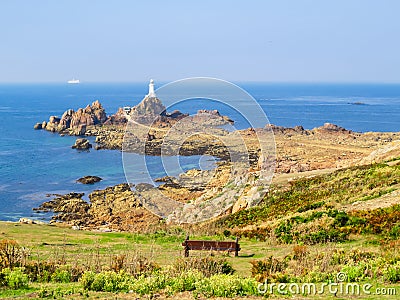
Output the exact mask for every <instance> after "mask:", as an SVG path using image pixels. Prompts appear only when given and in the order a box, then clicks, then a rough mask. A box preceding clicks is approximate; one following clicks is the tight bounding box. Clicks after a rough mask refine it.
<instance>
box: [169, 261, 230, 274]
mask: <svg viewBox="0 0 400 300" xmlns="http://www.w3.org/2000/svg"><path fill="white" fill-rule="evenodd" d="M173 269H174V270H175V271H176V272H177V273H178V274H179V273H183V272H186V271H190V270H197V271H199V272H201V273H202V274H203V275H204V276H206V277H210V276H212V275H215V274H233V273H234V272H235V270H234V269H233V268H232V266H231V265H230V264H229V263H228V262H227V261H226V259H220V258H213V257H187V258H178V259H177V260H176V261H175V263H174V265H173Z"/></svg>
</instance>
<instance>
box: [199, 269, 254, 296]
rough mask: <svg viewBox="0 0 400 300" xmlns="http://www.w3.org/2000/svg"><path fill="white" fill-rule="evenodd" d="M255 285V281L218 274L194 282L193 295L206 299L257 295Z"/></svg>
mask: <svg viewBox="0 0 400 300" xmlns="http://www.w3.org/2000/svg"><path fill="white" fill-rule="evenodd" d="M257 285H258V283H257V281H256V280H254V279H253V278H240V277H239V276H236V275H225V274H218V275H213V276H211V277H210V278H204V279H203V280H201V281H198V282H196V290H195V292H194V294H195V295H199V294H200V295H203V296H205V297H207V298H210V297H235V296H248V295H257V294H258V293H257Z"/></svg>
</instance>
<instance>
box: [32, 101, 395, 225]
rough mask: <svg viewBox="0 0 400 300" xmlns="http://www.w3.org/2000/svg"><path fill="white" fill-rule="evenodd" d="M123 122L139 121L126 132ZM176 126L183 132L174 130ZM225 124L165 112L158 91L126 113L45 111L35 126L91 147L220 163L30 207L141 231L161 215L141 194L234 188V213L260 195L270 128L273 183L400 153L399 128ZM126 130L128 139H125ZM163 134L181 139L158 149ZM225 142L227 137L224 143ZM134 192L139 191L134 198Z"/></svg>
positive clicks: (187, 198)
mask: <svg viewBox="0 0 400 300" xmlns="http://www.w3.org/2000/svg"><path fill="white" fill-rule="evenodd" d="M128 122H133V123H134V124H140V126H135V127H133V128H134V130H129V127H127V124H128ZM181 124H183V126H184V127H185V131H180V130H179V126H180V125H181ZM199 124H200V125H199ZM225 124H233V120H230V119H229V118H228V117H226V116H222V115H220V113H219V112H218V111H206V110H203V111H198V113H197V114H195V115H193V116H189V115H188V114H185V113H182V112H180V111H173V112H171V113H168V112H167V111H166V109H165V106H164V105H163V104H162V103H161V101H160V100H159V99H157V98H156V97H146V98H145V99H144V100H143V101H142V102H141V103H139V104H138V105H137V106H135V107H133V108H130V110H129V111H126V110H124V109H122V108H120V109H119V110H118V111H117V112H116V113H115V114H113V115H110V116H107V115H106V112H105V110H104V108H103V107H102V105H101V104H100V103H99V102H98V101H95V102H93V103H92V104H91V105H88V106H87V107H86V108H84V109H82V108H80V109H78V110H77V111H74V110H72V109H70V110H67V111H66V112H65V113H64V114H63V115H62V116H61V117H60V118H58V117H56V116H51V117H50V118H49V121H48V122H42V123H37V124H36V125H35V126H34V128H35V129H44V130H48V131H50V132H54V133H58V134H61V135H75V136H79V137H80V138H82V137H84V136H96V140H95V142H96V144H95V145H94V149H96V150H100V149H117V150H123V151H128V152H134V153H140V154H146V155H161V154H163V155H177V154H179V155H186V156H190V155H203V154H207V155H211V156H214V157H216V158H218V159H219V162H218V164H217V167H216V169H215V170H213V171H205V170H203V171H202V170H189V171H187V172H185V173H183V174H181V175H180V176H178V177H171V176H169V177H164V178H159V179H158V180H156V181H158V182H161V184H160V185H159V186H145V185H143V186H140V185H138V186H137V187H135V188H134V189H133V190H132V189H131V187H130V186H129V185H128V184H120V185H117V186H114V187H108V188H106V189H104V190H96V191H93V192H92V193H90V194H89V199H90V202H89V203H87V202H86V201H84V200H82V197H83V195H81V194H76V193H71V194H67V195H63V196H58V197H56V198H54V199H53V200H51V201H48V202H45V203H43V204H42V205H41V206H40V207H39V208H37V209H36V210H38V211H49V210H51V211H54V212H55V213H56V214H55V215H54V217H53V222H64V223H67V224H69V225H71V226H77V227H79V228H85V229H101V230H116V231H118V230H128V231H141V230H143V228H145V227H148V226H152V225H154V224H158V223H159V222H160V220H161V218H160V217H159V216H156V215H154V214H152V213H150V212H149V211H148V210H147V209H146V207H145V206H144V205H143V203H142V201H141V197H143V196H145V197H148V199H152V198H157V197H160V193H161V195H163V196H162V197H164V196H165V197H168V198H170V199H174V200H176V201H177V202H182V203H190V202H191V201H199V199H201V201H207V200H209V199H213V198H215V197H216V195H219V197H221V195H226V196H225V197H224V196H222V200H223V201H227V200H228V199H232V198H235V197H236V196H235V195H236V194H235V193H233V192H232V191H234V190H236V192H237V191H240V195H241V196H239V197H238V198H235V201H234V202H233V203H232V205H231V206H230V207H231V208H230V209H228V210H226V212H225V213H231V212H237V211H239V210H242V209H244V208H246V207H247V206H248V205H249V203H250V202H251V201H252V200H251V199H255V198H257V197H259V196H260V194H259V192H258V190H259V187H257V183H256V180H255V179H254V178H255V177H254V176H253V175H251V174H256V172H257V170H259V169H260V163H261V162H260V159H261V157H260V155H259V149H260V144H259V138H260V137H262V136H263V135H266V136H267V135H268V133H270V132H273V134H274V142H275V145H276V161H275V166H276V167H275V176H274V180H273V184H274V185H280V184H283V185H285V184H286V183H288V182H290V180H292V179H293V178H298V177H299V176H300V177H301V176H314V174H319V173H320V172H332V171H334V170H337V169H339V168H345V167H350V166H358V165H364V164H370V163H373V162H381V161H385V160H389V159H391V158H395V157H398V156H400V142H399V140H400V133H398V132H386V133H380V132H367V133H358V132H353V131H350V130H347V129H345V128H342V127H340V126H337V125H334V124H330V123H326V124H324V125H323V126H321V127H317V128H314V129H311V130H310V129H304V128H303V127H301V126H296V127H293V128H285V127H281V126H275V125H270V124H267V125H266V126H265V127H264V128H255V129H254V128H248V129H243V130H235V131H227V130H224V129H223V128H222V127H220V125H225ZM210 125H212V126H211V127H212V132H211V131H210V132H211V133H215V134H217V135H218V136H219V137H221V138H220V139H219V140H216V139H215V138H213V137H212V135H210V134H196V135H192V134H185V132H188V131H189V132H192V131H193V132H195V131H196V129H198V128H199V126H202V127H201V128H204V126H206V127H207V126H210ZM127 128H128V129H127ZM177 128H178V129H177ZM207 128H208V127H207ZM188 129H189V130H188ZM191 129H193V130H191ZM127 136H128V137H129V138H128V141H129V143H126V137H127ZM124 137H125V143H124ZM168 139H169V140H170V141H174V140H180V141H182V143H176V144H175V143H174V142H171V143H170V144H169V148H168V149H163V148H162V145H163V142H165V140H168ZM226 141H229V142H228V144H229V145H228V146H227V144H226ZM242 144H244V145H245V148H246V151H247V155H248V161H249V169H248V170H249V171H250V173H249V174H250V175H249V176H243V179H242V181H241V182H237V181H235V182H232V181H230V180H231V178H230V171H231V167H232V161H231V157H232V153H234V154H235V155H238V154H240V153H241V149H240V145H242ZM274 151H275V149H274ZM239 156H240V155H239ZM303 174H304V175H303ZM256 177H257V176H256ZM204 178H206V179H207V180H206V181H204V180H203V179H204ZM204 182H206V183H205V184H204ZM135 190H137V191H139V190H140V197H139V196H138V194H137V193H136V192H135ZM249 201H250V202H249ZM147 203H149V202H147ZM147 208H148V207H147ZM172 221H173V220H172Z"/></svg>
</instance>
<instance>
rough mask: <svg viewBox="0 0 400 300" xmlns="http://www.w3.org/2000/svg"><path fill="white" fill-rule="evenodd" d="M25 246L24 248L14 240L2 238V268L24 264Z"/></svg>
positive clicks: (0, 249)
mask: <svg viewBox="0 0 400 300" xmlns="http://www.w3.org/2000/svg"><path fill="white" fill-rule="evenodd" d="M27 255H28V253H26V251H25V248H22V247H21V246H20V245H19V244H18V243H17V242H16V241H14V240H1V241H0V268H1V269H3V268H11V269H12V268H14V267H17V266H22V264H23V262H24V261H25V259H26V256H27Z"/></svg>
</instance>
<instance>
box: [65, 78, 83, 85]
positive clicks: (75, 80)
mask: <svg viewBox="0 0 400 300" xmlns="http://www.w3.org/2000/svg"><path fill="white" fill-rule="evenodd" d="M67 83H70V84H78V83H80V80H79V79H75V78H72V79H71V80H68V81H67Z"/></svg>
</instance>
